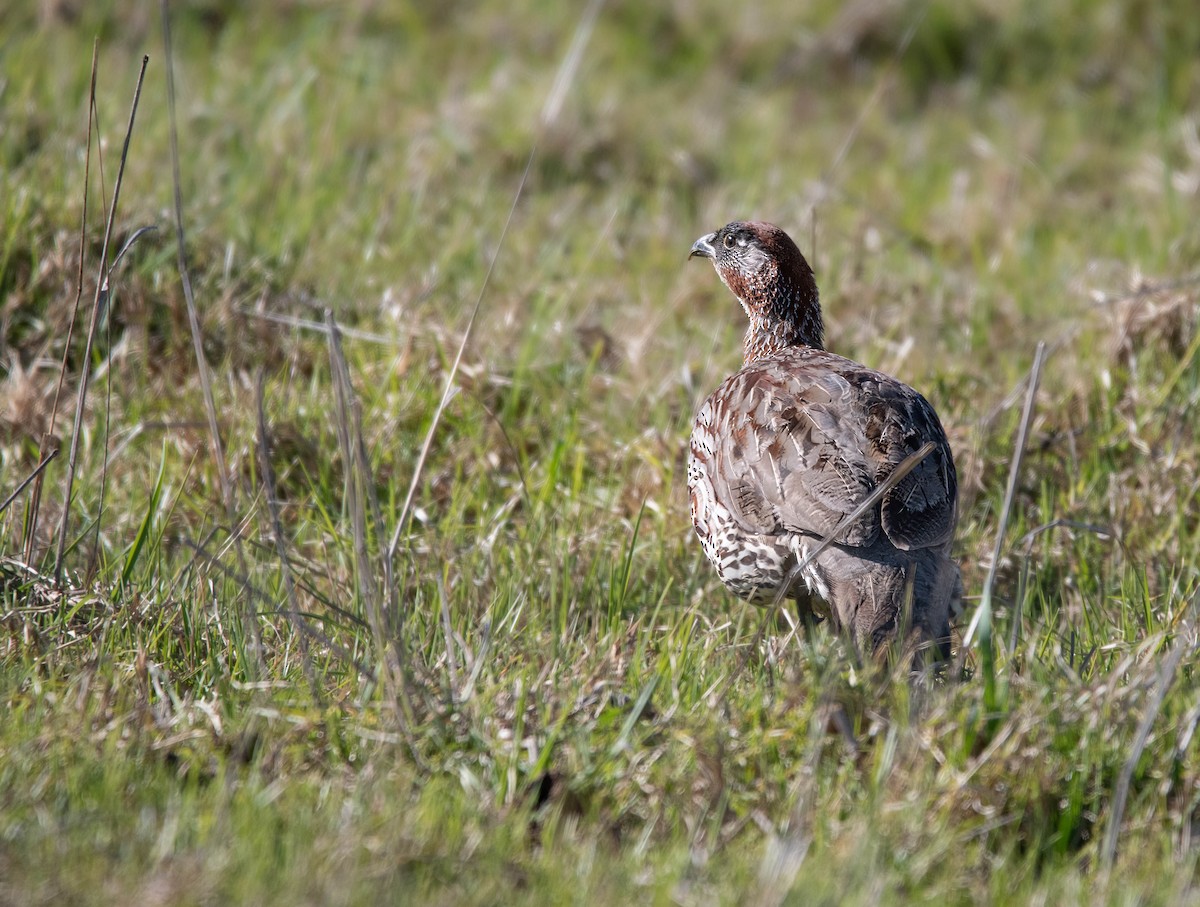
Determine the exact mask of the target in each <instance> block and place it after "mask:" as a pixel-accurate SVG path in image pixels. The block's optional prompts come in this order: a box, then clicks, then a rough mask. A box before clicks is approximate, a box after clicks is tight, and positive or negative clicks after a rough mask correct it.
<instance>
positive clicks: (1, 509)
mask: <svg viewBox="0 0 1200 907" xmlns="http://www.w3.org/2000/svg"><path fill="white" fill-rule="evenodd" d="M57 456H58V448H57V447H56V448H54V449H53V450H52V451H50V453H48V454H46V455H45V456H44V457H42V461H41V462H40V463H38V465H37V466H35V467H34V468H33V472H31V473H30V474H29V475H27V476H26V477H25V479H24V481H22V482H21V484H20V485H18V486H17V487H16V488H15V489H14V490H13V493H12V494H10V495H9V496H8V497H6V498H5V499H4V503H2V504H0V513H4V511H6V510H7V509H8V505H9V504H11V503H12V502H13V501H15V500H16V499H17V495H19V494H20V493H21V492H22V491H24V490H25V489H26V487H27V486H28V485H29V483H30V482H32V481H33V480H34V479H36V478H37V477H38V476H40V475H41V474H42V470H43V469H45V468H46V467H47V466H48V465H49V463H50V461H51V460H53V459H54V458H55V457H57Z"/></svg>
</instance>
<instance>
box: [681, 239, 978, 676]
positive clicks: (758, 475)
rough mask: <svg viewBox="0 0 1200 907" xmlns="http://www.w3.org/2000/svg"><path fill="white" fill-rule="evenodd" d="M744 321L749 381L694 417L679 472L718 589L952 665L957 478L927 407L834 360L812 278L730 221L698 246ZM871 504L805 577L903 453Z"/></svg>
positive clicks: (774, 246) (784, 244)
mask: <svg viewBox="0 0 1200 907" xmlns="http://www.w3.org/2000/svg"><path fill="white" fill-rule="evenodd" d="M693 257H701V258H707V259H709V260H711V262H712V264H713V266H714V268H715V269H716V271H717V274H718V275H719V276H720V278H721V281H722V282H723V283H724V284H725V286H726V287H728V288H729V290H730V292H732V293H733V295H734V296H735V297H737V300H738V302H739V303H741V306H742V309H743V310H744V311H745V314H746V317H747V319H748V320H749V325H748V327H747V328H746V333H745V337H744V338H743V343H742V353H743V360H744V362H743V365H742V368H741V369H740V370H739V371H738V372H736V373H735V374H733V375H731V376H730V377H729V378H727V379H726V380H725V381H724V382H723V383H722V384H721V386H720V387H718V388H717V389H716V391H714V392H713V393H712V394H711V395H710V396H709V397H708V399H706V400H705V401H704V403H703V405H702V406H701V407H700V409H699V411H698V413H697V414H696V418H695V422H694V425H693V429H692V435H691V443H690V451H689V457H688V467H687V484H688V494H689V498H690V506H691V518H692V525H693V526H694V527H695V530H696V534H697V535H698V536H699V538H700V542H701V545H702V547H703V548H704V553H705V554H706V555H707V556H708V560H709V561H710V562H711V563H712V565H713V566H714V567H715V568H716V570H717V574H718V576H719V577H720V579H721V582H722V583H723V584H724V585H725V587H726V588H728V589H729V590H730V591H731V592H733V593H734V594H735V595H737V596H739V597H740V598H743V599H746V600H748V601H750V602H753V603H755V604H760V605H770V604H774V603H776V602H780V601H782V600H784V599H792V600H794V601H795V604H796V608H797V610H798V612H799V614H800V616H802V617H804V618H806V621H807V622H808V623H810V624H811V623H820V622H822V621H824V620H826V619H828V620H829V622H830V624H831V625H832V626H833V627H834V629H835V630H836V631H838V632H841V633H844V634H846V635H848V636H849V637H850V638H851V639H852V640H853V642H854V644H855V646H856V647H857V649H858V650H859V651H861V652H865V653H867V654H870V655H875V656H878V655H886V653H887V652H888V651H889V649H890V647H891V645H892V643H893V641H895V640H900V643H901V644H902V645H905V646H908V647H911V648H910V651H912V652H914V653H915V657H917V658H920V659H923V660H925V661H940V660H943V659H945V658H947V657H948V656H949V654H950V619H951V618H952V617H954V616H957V615H958V614H959V613H960V611H961V602H962V580H961V576H960V572H959V568H958V565H957V563H956V562H955V561H954V560H953V559H952V557H951V546H952V544H953V541H954V530H955V524H956V522H957V517H958V478H957V474H956V472H955V468H954V456H953V453H952V451H951V449H950V445H949V443H948V442H947V440H946V433H945V431H944V430H943V428H942V424H941V422H940V421H939V420H938V416H937V413H936V412H935V411H934V408H933V407H932V406H931V405H930V403H929V402H928V401H927V400H926V399H925V398H924V397H923V396H921V394H919V393H917V391H915V390H913V389H912V388H911V387H909V386H908V385H906V384H904V383H902V382H901V381H899V380H897V379H896V378H893V377H890V376H889V375H886V374H884V373H882V372H879V371H876V370H874V369H871V368H868V367H867V366H865V365H861V364H859V363H857V362H855V361H853V360H851V359H846V358H844V357H842V356H839V355H836V354H835V353H831V352H829V351H827V350H826V349H825V346H824V321H823V319H822V314H821V305H820V299H819V294H818V291H817V284H816V279H815V277H814V275H813V271H812V268H811V267H810V266H809V264H808V261H807V260H806V259H805V258H804V255H803V254H802V253H801V252H800V249H799V248H798V247H797V246H796V243H795V242H794V241H793V240H792V238H791V237H790V236H788V234H787V233H785V232H784V231H783V230H782V229H780V228H779V227H777V226H775V225H774V224H769V223H763V222H743V221H734V222H732V223H729V224H726V225H725V226H724V227H722V228H721V229H719V230H717V231H715V232H713V233H708V234H706V235H704V236H702V237H700V238H699V239H697V240H696V242H695V243H694V244H693V245H692V248H691V253H690V254H689V255H688V258H689V259H691V258H693ZM926 445H929V446H931V450H928V451H926V455H925V456H924V458H923V459H920V460H919V462H918V463H917V465H916V466H915V467H913V468H912V469H911V471H910V472H908V473H907V474H906V475H904V477H903V478H902V479H900V480H899V481H898V482H897V483H896V484H895V485H894V486H893V487H891V488H890V489H888V490H887V491H886V492H885V493H884V494H883V495H882V497H880V498H879V500H878V501H877V502H876V503H874V504H873V506H870V507H868V508H867V509H866V510H865V512H864V513H863V514H862V515H861V517H860V518H858V519H857V520H856V521H854V522H853V523H851V524H850V525H848V526H846V527H843V528H842V529H841V530H840V534H838V535H837V536H836V537H834V538H833V540H832V543H831V544H829V545H828V546H827V547H825V548H824V550H823V551H821V552H820V553H818V554H817V555H816V556H815V557H814V558H812V559H811V561H810V562H808V563H805V561H806V559H807V558H808V557H809V554H810V552H812V551H813V550H814V549H816V548H817V547H818V546H819V545H821V543H822V542H824V541H825V540H826V538H827V537H828V536H830V535H832V534H833V533H834V531H835V529H837V528H838V526H839V523H841V522H842V521H843V520H845V519H846V518H847V517H848V516H849V515H850V514H851V513H852V512H853V511H854V510H855V509H856V507H858V506H859V505H860V504H861V503H862V502H863V501H864V499H865V498H867V497H868V496H870V495H871V494H872V492H873V491H875V490H876V489H878V488H879V486H880V485H881V484H885V483H886V482H887V480H888V477H889V475H890V474H891V473H892V472H893V471H895V470H896V469H897V468H898V467H899V466H900V465H901V464H902V463H904V462H905V461H906V460H907V459H908V458H909V457H910V455H913V454H915V453H917V452H918V451H920V450H922V448H924V447H925V446H926Z"/></svg>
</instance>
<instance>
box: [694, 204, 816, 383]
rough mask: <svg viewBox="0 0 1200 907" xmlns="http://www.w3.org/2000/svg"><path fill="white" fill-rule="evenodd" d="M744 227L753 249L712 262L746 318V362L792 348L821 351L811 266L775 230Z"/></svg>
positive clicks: (773, 228) (814, 284)
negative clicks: (747, 322) (751, 241)
mask: <svg viewBox="0 0 1200 907" xmlns="http://www.w3.org/2000/svg"><path fill="white" fill-rule="evenodd" d="M744 226H745V228H746V231H747V232H748V233H750V234H751V236H752V237H753V242H754V246H753V248H752V249H751V250H750V251H749V252H748V253H747V254H745V255H742V256H740V257H736V258H735V257H732V256H731V257H730V258H728V259H718V260H717V261H716V265H717V273H718V274H719V275H720V276H721V280H722V281H723V282H724V284H725V286H727V287H729V289H730V290H731V291H732V292H733V294H734V295H735V296H737V298H738V301H739V302H741V304H742V308H743V309H745V311H746V317H747V318H749V320H750V325H749V326H748V327H747V328H746V336H745V338H744V340H743V343H742V352H743V354H744V356H745V361H746V364H747V365H748V364H750V363H751V362H755V361H757V360H759V359H762V358H764V357H767V356H773V355H775V354H777V353H780V352H782V351H783V350H785V349H788V348H790V347H794V346H808V347H813V348H814V349H824V340H825V326H824V323H823V322H822V320H821V304H820V300H819V296H818V293H817V282H816V280H815V279H814V277H813V272H812V268H810V267H809V265H808V262H807V261H806V260H805V258H804V256H803V255H802V254H801V252H800V250H799V249H798V248H797V247H796V244H795V243H794V242H792V240H791V237H789V236H788V235H787V234H786V233H784V232H783V231H782V230H780V229H779V228H778V227H775V226H773V225H771V224H760V223H750V224H746V225H744ZM726 229H728V228H726Z"/></svg>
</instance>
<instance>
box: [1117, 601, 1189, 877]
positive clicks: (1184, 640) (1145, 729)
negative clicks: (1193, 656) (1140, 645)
mask: <svg viewBox="0 0 1200 907" xmlns="http://www.w3.org/2000/svg"><path fill="white" fill-rule="evenodd" d="M1194 600H1195V599H1193V601H1194ZM1192 636H1193V634H1192V628H1191V626H1190V625H1187V624H1185V625H1184V627H1183V634H1182V636H1181V637H1180V638H1179V639H1177V640H1176V642H1175V645H1174V646H1172V647H1171V654H1169V655H1168V656H1167V660H1166V661H1165V662H1163V665H1162V668H1161V669H1160V671H1159V673H1158V679H1157V682H1156V683H1155V685H1154V697H1153V699H1152V700H1151V702H1150V704H1149V706H1148V707H1147V709H1146V714H1144V715H1143V716H1142V720H1141V722H1139V724H1138V729H1137V735H1136V736H1135V737H1134V740H1133V746H1131V747H1130V749H1129V757H1128V758H1127V759H1126V760H1125V764H1124V765H1123V766H1121V774H1120V775H1119V776H1118V777H1117V783H1116V787H1115V788H1114V789H1113V798H1112V804H1111V805H1110V807H1109V813H1108V826H1107V827H1106V828H1105V830H1104V844H1103V846H1102V847H1101V849H1100V860H1101V863H1102V864H1103V866H1104V868H1105V870H1106V871H1107V870H1108V869H1111V868H1112V864H1113V860H1115V859H1116V856H1117V842H1118V840H1119V839H1120V836H1121V819H1122V817H1123V816H1124V815H1125V801H1126V800H1127V799H1128V798H1129V784H1130V782H1131V781H1132V780H1133V772H1134V770H1135V769H1136V768H1137V764H1138V760H1140V759H1141V758H1142V751H1143V750H1144V749H1145V748H1146V742H1147V741H1148V740H1149V739H1150V730H1151V728H1153V727H1154V722H1155V719H1157V718H1158V715H1159V712H1161V711H1162V705H1163V700H1164V699H1165V698H1166V695H1167V690H1168V689H1170V687H1171V683H1172V682H1173V681H1174V680H1175V671H1176V669H1177V668H1178V667H1179V662H1180V661H1181V660H1182V659H1183V656H1184V655H1185V654H1189V653H1192V652H1194V651H1195V649H1196V639H1195V638H1190V639H1189V637H1192Z"/></svg>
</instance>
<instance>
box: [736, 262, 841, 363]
mask: <svg viewBox="0 0 1200 907" xmlns="http://www.w3.org/2000/svg"><path fill="white" fill-rule="evenodd" d="M804 284H807V285H803V284H802V285H800V286H796V285H795V284H793V283H792V282H790V281H787V280H786V279H783V278H778V279H777V280H776V281H775V282H774V284H773V286H771V288H770V289H769V290H768V291H767V292H763V293H759V294H757V295H758V298H757V299H754V300H753V304H750V303H748V302H747V300H745V299H743V300H742V308H744V309H745V310H746V315H747V316H748V317H749V319H750V326H749V327H748V328H746V336H745V337H744V338H743V340H742V353H743V355H744V356H745V360H746V364H747V365H749V364H750V363H751V362H755V361H757V360H759V359H763V358H765V357H767V356H775V355H778V354H779V353H781V352H783V351H784V350H786V349H790V348H791V347H794V346H808V347H812V348H814V349H818V350H819V349H824V339H825V326H824V323H823V322H822V320H821V304H820V302H819V300H818V298H817V288H816V285H815V284H814V283H813V282H812V280H811V279H810V280H808V281H805V282H804Z"/></svg>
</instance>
